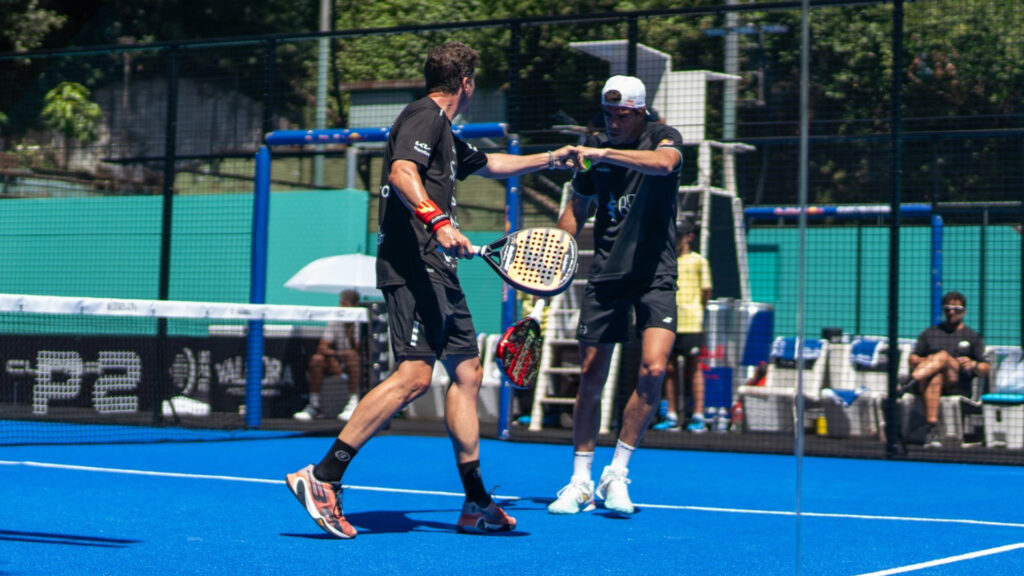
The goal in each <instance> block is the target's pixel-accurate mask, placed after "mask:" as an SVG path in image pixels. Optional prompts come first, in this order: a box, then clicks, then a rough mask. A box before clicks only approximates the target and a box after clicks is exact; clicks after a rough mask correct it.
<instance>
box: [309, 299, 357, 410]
mask: <svg viewBox="0 0 1024 576" xmlns="http://www.w3.org/2000/svg"><path fill="white" fill-rule="evenodd" d="M338 305H339V306H341V307H352V306H358V305H359V293H358V292H356V291H355V290H345V291H344V292H342V293H341V296H340V297H339V298H338ZM361 367H362V359H361V358H360V354H359V330H358V327H357V326H356V324H355V323H353V322H330V323H328V324H327V327H326V328H325V329H324V334H323V337H322V338H321V339H320V344H319V345H318V346H317V347H316V352H315V353H314V354H313V356H312V357H311V358H310V359H309V371H308V372H307V380H308V382H309V404H307V405H306V407H305V408H303V409H302V410H301V411H299V412H296V413H295V414H294V415H292V418H295V419H296V420H313V419H314V418H321V417H322V416H323V415H322V413H321V410H320V388H321V387H322V386H323V383H324V377H325V376H337V375H338V374H341V373H342V372H345V374H347V375H348V403H346V404H345V408H344V409H343V410H342V411H341V413H340V414H338V419H339V420H343V421H346V422H347V421H348V419H349V418H351V417H352V411H353V410H355V409H356V404H358V403H359V383H360V382H359V374H360V368H361Z"/></svg>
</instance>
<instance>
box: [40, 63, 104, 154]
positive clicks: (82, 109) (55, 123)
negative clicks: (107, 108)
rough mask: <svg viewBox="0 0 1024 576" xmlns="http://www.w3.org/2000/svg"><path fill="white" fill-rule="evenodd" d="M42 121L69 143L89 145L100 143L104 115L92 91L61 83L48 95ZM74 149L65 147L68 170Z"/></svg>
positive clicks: (72, 84)
mask: <svg viewBox="0 0 1024 576" xmlns="http://www.w3.org/2000/svg"><path fill="white" fill-rule="evenodd" d="M42 118H43V123H44V124H46V126H47V127H48V128H50V129H51V130H53V131H55V132H58V133H60V134H63V135H64V137H65V138H67V139H68V140H74V141H77V142H82V143H86V144H88V143H90V142H94V141H96V137H97V129H98V128H99V125H100V120H102V119H103V111H102V110H101V109H100V106H99V104H97V103H96V102H94V101H93V100H92V93H91V92H89V89H88V88H86V87H85V86H83V85H81V84H79V83H77V82H61V83H60V84H58V85H57V86H56V87H55V88H53V89H52V90H50V91H49V92H47V93H46V97H45V98H44V99H43V111H42ZM70 149H71V147H70V146H67V145H65V147H64V165H65V167H67V165H68V158H69V153H70Z"/></svg>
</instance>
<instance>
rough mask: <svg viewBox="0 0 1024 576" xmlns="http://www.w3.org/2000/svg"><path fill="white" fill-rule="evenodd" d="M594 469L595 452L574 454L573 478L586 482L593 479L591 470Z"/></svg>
mask: <svg viewBox="0 0 1024 576" xmlns="http://www.w3.org/2000/svg"><path fill="white" fill-rule="evenodd" d="M593 467H594V453H593V452H573V453H572V477H573V478H580V479H585V480H590V479H591V470H592V469H593Z"/></svg>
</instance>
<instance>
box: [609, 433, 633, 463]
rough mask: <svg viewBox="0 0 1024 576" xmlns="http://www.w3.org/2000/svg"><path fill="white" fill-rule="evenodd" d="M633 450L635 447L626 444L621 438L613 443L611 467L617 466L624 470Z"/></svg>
mask: <svg viewBox="0 0 1024 576" xmlns="http://www.w3.org/2000/svg"><path fill="white" fill-rule="evenodd" d="M633 450H636V447H634V446H630V445H629V444H626V443H625V442H623V441H622V440H619V441H617V442H616V443H615V454H614V455H613V456H612V464H611V468H618V469H620V470H625V469H627V468H629V459H630V457H631V456H633Z"/></svg>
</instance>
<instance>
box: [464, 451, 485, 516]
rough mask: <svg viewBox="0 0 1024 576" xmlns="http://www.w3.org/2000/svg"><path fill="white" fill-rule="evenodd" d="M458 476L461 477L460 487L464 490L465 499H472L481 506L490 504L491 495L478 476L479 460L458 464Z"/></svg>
mask: <svg viewBox="0 0 1024 576" xmlns="http://www.w3.org/2000/svg"><path fill="white" fill-rule="evenodd" d="M459 478H461V479H462V488H463V489H464V490H465V491H466V500H472V501H473V502H475V503H476V505H477V506H479V507H481V508H486V507H487V506H490V504H491V495H490V494H488V493H487V490H485V489H484V481H483V479H481V478H480V461H479V460H473V461H472V462H466V463H464V464H459Z"/></svg>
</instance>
